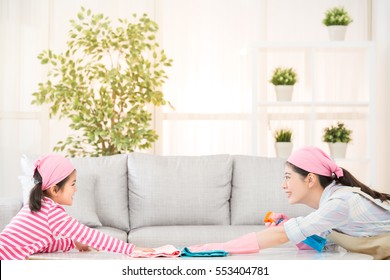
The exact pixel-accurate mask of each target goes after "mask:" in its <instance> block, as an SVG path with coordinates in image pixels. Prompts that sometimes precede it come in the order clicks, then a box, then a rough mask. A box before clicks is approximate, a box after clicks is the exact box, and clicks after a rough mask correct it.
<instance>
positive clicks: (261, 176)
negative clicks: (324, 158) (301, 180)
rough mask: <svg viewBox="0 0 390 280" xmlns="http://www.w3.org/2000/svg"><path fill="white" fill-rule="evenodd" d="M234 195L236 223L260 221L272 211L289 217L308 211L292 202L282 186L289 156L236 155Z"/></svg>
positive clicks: (234, 161) (259, 222)
mask: <svg viewBox="0 0 390 280" xmlns="http://www.w3.org/2000/svg"><path fill="white" fill-rule="evenodd" d="M232 157H233V183H232V185H233V187H232V198H231V219H232V221H231V222H232V225H256V224H257V225H258V224H264V222H263V220H264V217H265V215H266V214H267V212H268V211H273V212H278V213H284V214H286V215H287V216H289V217H297V216H302V215H306V214H308V213H309V212H310V211H312V209H310V208H309V207H307V206H304V205H289V204H288V202H287V197H286V194H285V193H284V191H283V189H282V183H283V175H284V164H285V162H286V160H285V159H280V158H265V157H254V156H244V155H235V156H232Z"/></svg>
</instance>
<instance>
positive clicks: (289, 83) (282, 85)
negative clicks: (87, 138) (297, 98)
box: [270, 67, 297, 101]
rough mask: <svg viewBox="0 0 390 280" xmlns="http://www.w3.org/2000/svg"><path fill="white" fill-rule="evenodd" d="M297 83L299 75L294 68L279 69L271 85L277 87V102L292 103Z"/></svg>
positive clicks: (275, 70) (276, 69)
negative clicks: (294, 87)
mask: <svg viewBox="0 0 390 280" xmlns="http://www.w3.org/2000/svg"><path fill="white" fill-rule="evenodd" d="M296 82H297V73H296V72H295V70H294V69H293V68H287V67H277V68H275V69H274V72H273V74H272V78H271V80H270V83H271V84H273V85H274V86H275V92H276V100H277V101H291V99H292V92H293V86H294V85H295V83H296Z"/></svg>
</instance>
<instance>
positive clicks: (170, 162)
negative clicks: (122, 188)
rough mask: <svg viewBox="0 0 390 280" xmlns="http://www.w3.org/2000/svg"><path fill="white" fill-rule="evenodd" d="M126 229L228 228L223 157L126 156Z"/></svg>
mask: <svg viewBox="0 0 390 280" xmlns="http://www.w3.org/2000/svg"><path fill="white" fill-rule="evenodd" d="M128 172H129V173H128V176H129V180H128V181H129V206H130V226H131V228H132V229H135V228H139V227H145V226H158V225H224V224H229V222H230V219H229V198H230V192H231V176H232V161H231V157H230V156H229V155H210V156H155V155H148V154H142V153H132V154H130V155H129V156H128Z"/></svg>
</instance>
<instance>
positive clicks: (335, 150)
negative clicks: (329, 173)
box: [322, 122, 352, 158]
mask: <svg viewBox="0 0 390 280" xmlns="http://www.w3.org/2000/svg"><path fill="white" fill-rule="evenodd" d="M351 133H352V130H349V129H347V128H346V126H345V124H344V123H342V122H337V125H336V126H333V125H331V126H329V127H326V128H325V129H324V134H323V136H322V140H323V141H324V142H327V143H328V145H329V150H330V155H331V157H333V158H345V155H346V151H347V144H348V143H349V142H350V141H351V140H352V138H351Z"/></svg>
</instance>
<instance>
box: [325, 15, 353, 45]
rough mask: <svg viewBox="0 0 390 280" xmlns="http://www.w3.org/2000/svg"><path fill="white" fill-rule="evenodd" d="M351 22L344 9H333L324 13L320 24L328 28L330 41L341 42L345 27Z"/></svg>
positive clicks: (343, 37)
mask: <svg viewBox="0 0 390 280" xmlns="http://www.w3.org/2000/svg"><path fill="white" fill-rule="evenodd" d="M351 22H352V19H351V17H350V16H349V14H348V12H347V10H345V9H344V7H333V8H331V9H328V10H327V11H326V12H325V18H324V19H323V20H322V23H323V24H324V25H325V26H327V27H328V31H329V38H330V40H332V41H343V40H344V39H345V33H346V30H347V26H348V25H349V24H350V23H351Z"/></svg>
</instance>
